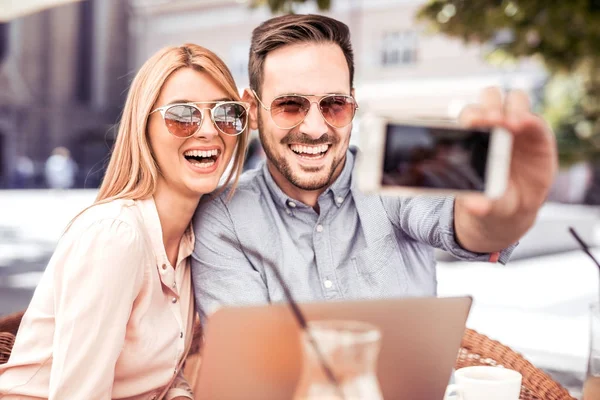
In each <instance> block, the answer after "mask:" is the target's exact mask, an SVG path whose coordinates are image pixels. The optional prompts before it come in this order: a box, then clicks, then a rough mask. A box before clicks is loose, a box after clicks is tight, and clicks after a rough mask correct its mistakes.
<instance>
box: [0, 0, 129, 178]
mask: <svg viewBox="0 0 600 400" xmlns="http://www.w3.org/2000/svg"><path fill="white" fill-rule="evenodd" d="M127 21H128V14H127V4H126V2H125V1H121V0H85V1H82V2H79V3H72V4H67V5H63V6H59V7H56V8H53V9H50V10H46V11H42V12H38V13H36V14H32V15H29V16H26V17H22V18H19V19H16V20H14V21H11V22H10V23H8V24H6V25H4V27H3V29H2V31H3V32H4V35H0V38H2V37H4V43H3V46H2V48H3V49H4V51H3V52H4V57H2V58H0V188H6V187H14V186H15V185H14V179H13V178H14V175H15V168H16V165H17V159H21V158H23V157H27V158H28V159H29V160H31V161H32V162H33V165H34V168H35V173H34V176H33V177H32V178H31V180H30V181H29V182H27V184H26V185H25V186H27V187H44V186H45V183H44V178H43V165H44V162H45V160H46V159H47V158H48V156H49V155H50V154H51V152H52V150H53V149H54V148H56V147H59V146H63V147H66V148H67V149H69V150H70V152H71V154H72V157H73V159H74V160H75V161H76V163H77V164H78V167H79V168H78V175H77V181H76V186H77V187H83V186H84V185H85V186H86V187H95V186H97V185H98V183H99V181H100V179H101V176H102V173H103V170H104V161H105V159H106V155H107V153H108V151H109V149H110V147H111V146H112V142H113V135H114V132H113V131H112V127H113V126H114V124H115V123H116V122H117V119H118V116H119V112H120V109H121V107H122V104H123V101H124V93H125V90H126V88H127V85H128V82H129V80H128V78H129V77H128V56H127V46H128V41H127V40H126V38H127V32H128V24H127Z"/></svg>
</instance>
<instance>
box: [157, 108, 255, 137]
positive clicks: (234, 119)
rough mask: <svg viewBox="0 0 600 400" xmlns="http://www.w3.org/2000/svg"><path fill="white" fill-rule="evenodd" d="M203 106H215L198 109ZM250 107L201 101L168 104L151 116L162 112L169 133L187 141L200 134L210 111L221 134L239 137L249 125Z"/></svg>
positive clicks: (211, 117)
mask: <svg viewBox="0 0 600 400" xmlns="http://www.w3.org/2000/svg"><path fill="white" fill-rule="evenodd" d="M203 104H214V107H212V108H209V107H203V108H200V107H198V105H203ZM248 107H249V104H248V103H244V102H241V101H219V102H215V101H200V102H194V103H175V104H168V105H166V106H162V107H159V108H157V109H155V110H153V111H151V112H150V114H152V113H154V112H156V111H160V113H161V115H162V117H163V119H164V121H165V125H166V126H167V130H168V131H169V133H171V134H172V135H173V136H175V137H178V138H181V139H186V138H189V137H192V136H194V135H195V134H196V132H198V130H199V129H200V127H201V126H202V122H203V121H204V112H205V110H210V119H211V120H212V122H213V124H215V127H217V129H218V130H219V131H220V132H221V133H223V134H225V135H229V136H237V135H239V134H240V133H242V132H244V130H245V129H246V126H247V125H248Z"/></svg>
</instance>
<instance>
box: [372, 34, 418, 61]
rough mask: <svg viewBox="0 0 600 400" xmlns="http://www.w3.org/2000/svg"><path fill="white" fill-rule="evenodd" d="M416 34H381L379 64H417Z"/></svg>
mask: <svg viewBox="0 0 600 400" xmlns="http://www.w3.org/2000/svg"><path fill="white" fill-rule="evenodd" d="M417 41H418V40H417V33H416V32H414V31H394V32H385V33H384V34H383V46H382V52H381V64H382V65H383V66H394V65H409V64H415V63H416V62H417Z"/></svg>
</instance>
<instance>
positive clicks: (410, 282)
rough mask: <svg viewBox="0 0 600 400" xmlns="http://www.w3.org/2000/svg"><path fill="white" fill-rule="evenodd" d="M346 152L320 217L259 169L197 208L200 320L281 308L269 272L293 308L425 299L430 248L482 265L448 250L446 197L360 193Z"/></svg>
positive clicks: (452, 245)
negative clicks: (224, 308)
mask: <svg viewBox="0 0 600 400" xmlns="http://www.w3.org/2000/svg"><path fill="white" fill-rule="evenodd" d="M355 154H356V150H355V149H350V150H349V151H348V152H347V156H346V161H345V165H344V168H343V170H342V172H341V174H340V176H339V177H338V178H337V179H336V180H335V182H334V183H333V184H332V185H331V186H330V187H329V188H327V190H325V191H324V192H323V193H322V194H321V195H320V196H319V198H318V205H319V212H316V211H315V209H314V208H313V207H311V206H308V205H306V204H303V203H302V202H300V201H298V200H295V199H292V198H290V197H289V196H287V195H286V194H285V193H284V192H283V191H282V190H281V189H280V188H279V186H277V184H276V183H275V181H274V180H273V178H272V176H271V174H270V172H269V170H268V168H267V166H266V164H265V165H263V166H262V168H260V169H257V170H253V171H250V172H248V173H246V174H244V176H242V178H241V179H240V183H239V186H238V188H237V189H236V191H235V194H234V195H233V197H232V198H231V199H228V193H227V192H224V193H223V194H222V195H220V196H218V197H213V198H212V199H208V200H207V201H203V202H201V204H200V206H199V208H198V210H197V212H196V215H195V217H194V227H195V229H196V232H197V234H196V238H197V239H196V246H195V249H194V253H193V254H192V280H193V283H194V291H195V296H196V303H197V306H198V309H199V312H200V316H201V318H202V319H205V318H206V317H207V316H208V315H209V314H210V313H212V312H213V311H215V309H216V308H217V307H219V306H220V305H240V304H260V303H267V302H280V301H285V297H284V292H283V290H282V288H281V285H280V284H279V282H278V281H277V279H276V276H275V274H274V272H273V268H278V269H279V271H280V272H281V275H282V276H283V279H284V280H285V282H286V283H287V285H288V286H289V287H290V289H291V292H292V294H293V295H294V297H295V298H296V299H297V300H298V301H321V300H336V299H368V298H383V297H401V296H433V295H435V294H436V288H437V281H436V268H435V267H436V262H435V258H434V248H440V249H444V250H447V251H449V252H450V253H452V254H453V255H454V256H456V257H458V258H460V259H463V260H480V261H484V260H489V259H490V254H480V253H473V252H470V251H466V250H465V249H463V248H461V246H460V245H459V244H458V243H457V241H456V236H455V231H454V198H453V197H382V196H379V195H365V194H363V193H362V192H361V191H360V190H358V189H357V188H356V187H355V185H354V182H353V173H352V172H353V169H354V159H355ZM200 232H202V234H201V235H199V233H200ZM513 248H514V246H511V247H510V248H508V249H506V250H504V251H502V252H501V253H500V255H499V261H500V262H501V263H505V262H506V261H508V258H509V256H510V253H511V252H512V249H513ZM492 258H494V257H492Z"/></svg>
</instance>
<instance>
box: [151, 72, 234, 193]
mask: <svg viewBox="0 0 600 400" xmlns="http://www.w3.org/2000/svg"><path fill="white" fill-rule="evenodd" d="M224 100H232V99H231V98H230V97H229V96H228V95H227V93H226V92H225V91H224V90H223V89H221V88H220V87H219V86H218V85H217V83H216V82H215V81H214V80H213V79H212V78H211V77H210V76H209V75H208V74H207V73H205V72H199V71H196V70H194V69H191V68H181V69H179V70H177V71H175V72H174V73H173V74H172V75H171V76H170V77H169V78H168V79H167V81H166V82H165V84H164V86H163V88H162V90H161V93H160V95H159V97H158V100H157V101H156V103H155V104H154V107H153V108H152V109H153V110H154V109H156V108H158V107H163V106H165V105H168V104H172V103H192V102H218V101H224ZM214 105H215V104H198V105H197V106H198V107H199V108H200V109H203V113H204V118H203V121H202V125H201V126H200V129H198V131H197V132H196V133H195V134H194V135H193V136H191V137H189V138H187V139H182V138H179V137H176V136H174V135H172V134H171V133H169V130H168V129H167V126H166V124H165V121H164V119H163V117H162V115H161V113H160V112H158V111H157V112H155V113H152V114H151V115H150V118H149V120H148V135H149V140H150V146H151V147H152V151H153V153H154V158H155V160H156V162H157V163H158V168H159V171H160V176H159V182H158V184H159V185H164V186H167V187H168V188H169V190H173V191H175V192H177V193H180V194H182V195H184V196H188V197H199V196H201V195H202V194H205V193H210V192H212V191H213V190H215V189H216V187H217V185H218V184H219V179H220V178H221V175H223V172H224V171H225V168H226V167H227V164H229V161H230V160H231V156H232V154H233V150H234V148H235V145H236V143H237V136H228V135H225V134H223V133H222V132H220V131H219V130H218V129H217V128H216V127H215V125H214V124H213V122H212V120H211V118H210V111H209V110H208V108H212V107H214Z"/></svg>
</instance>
